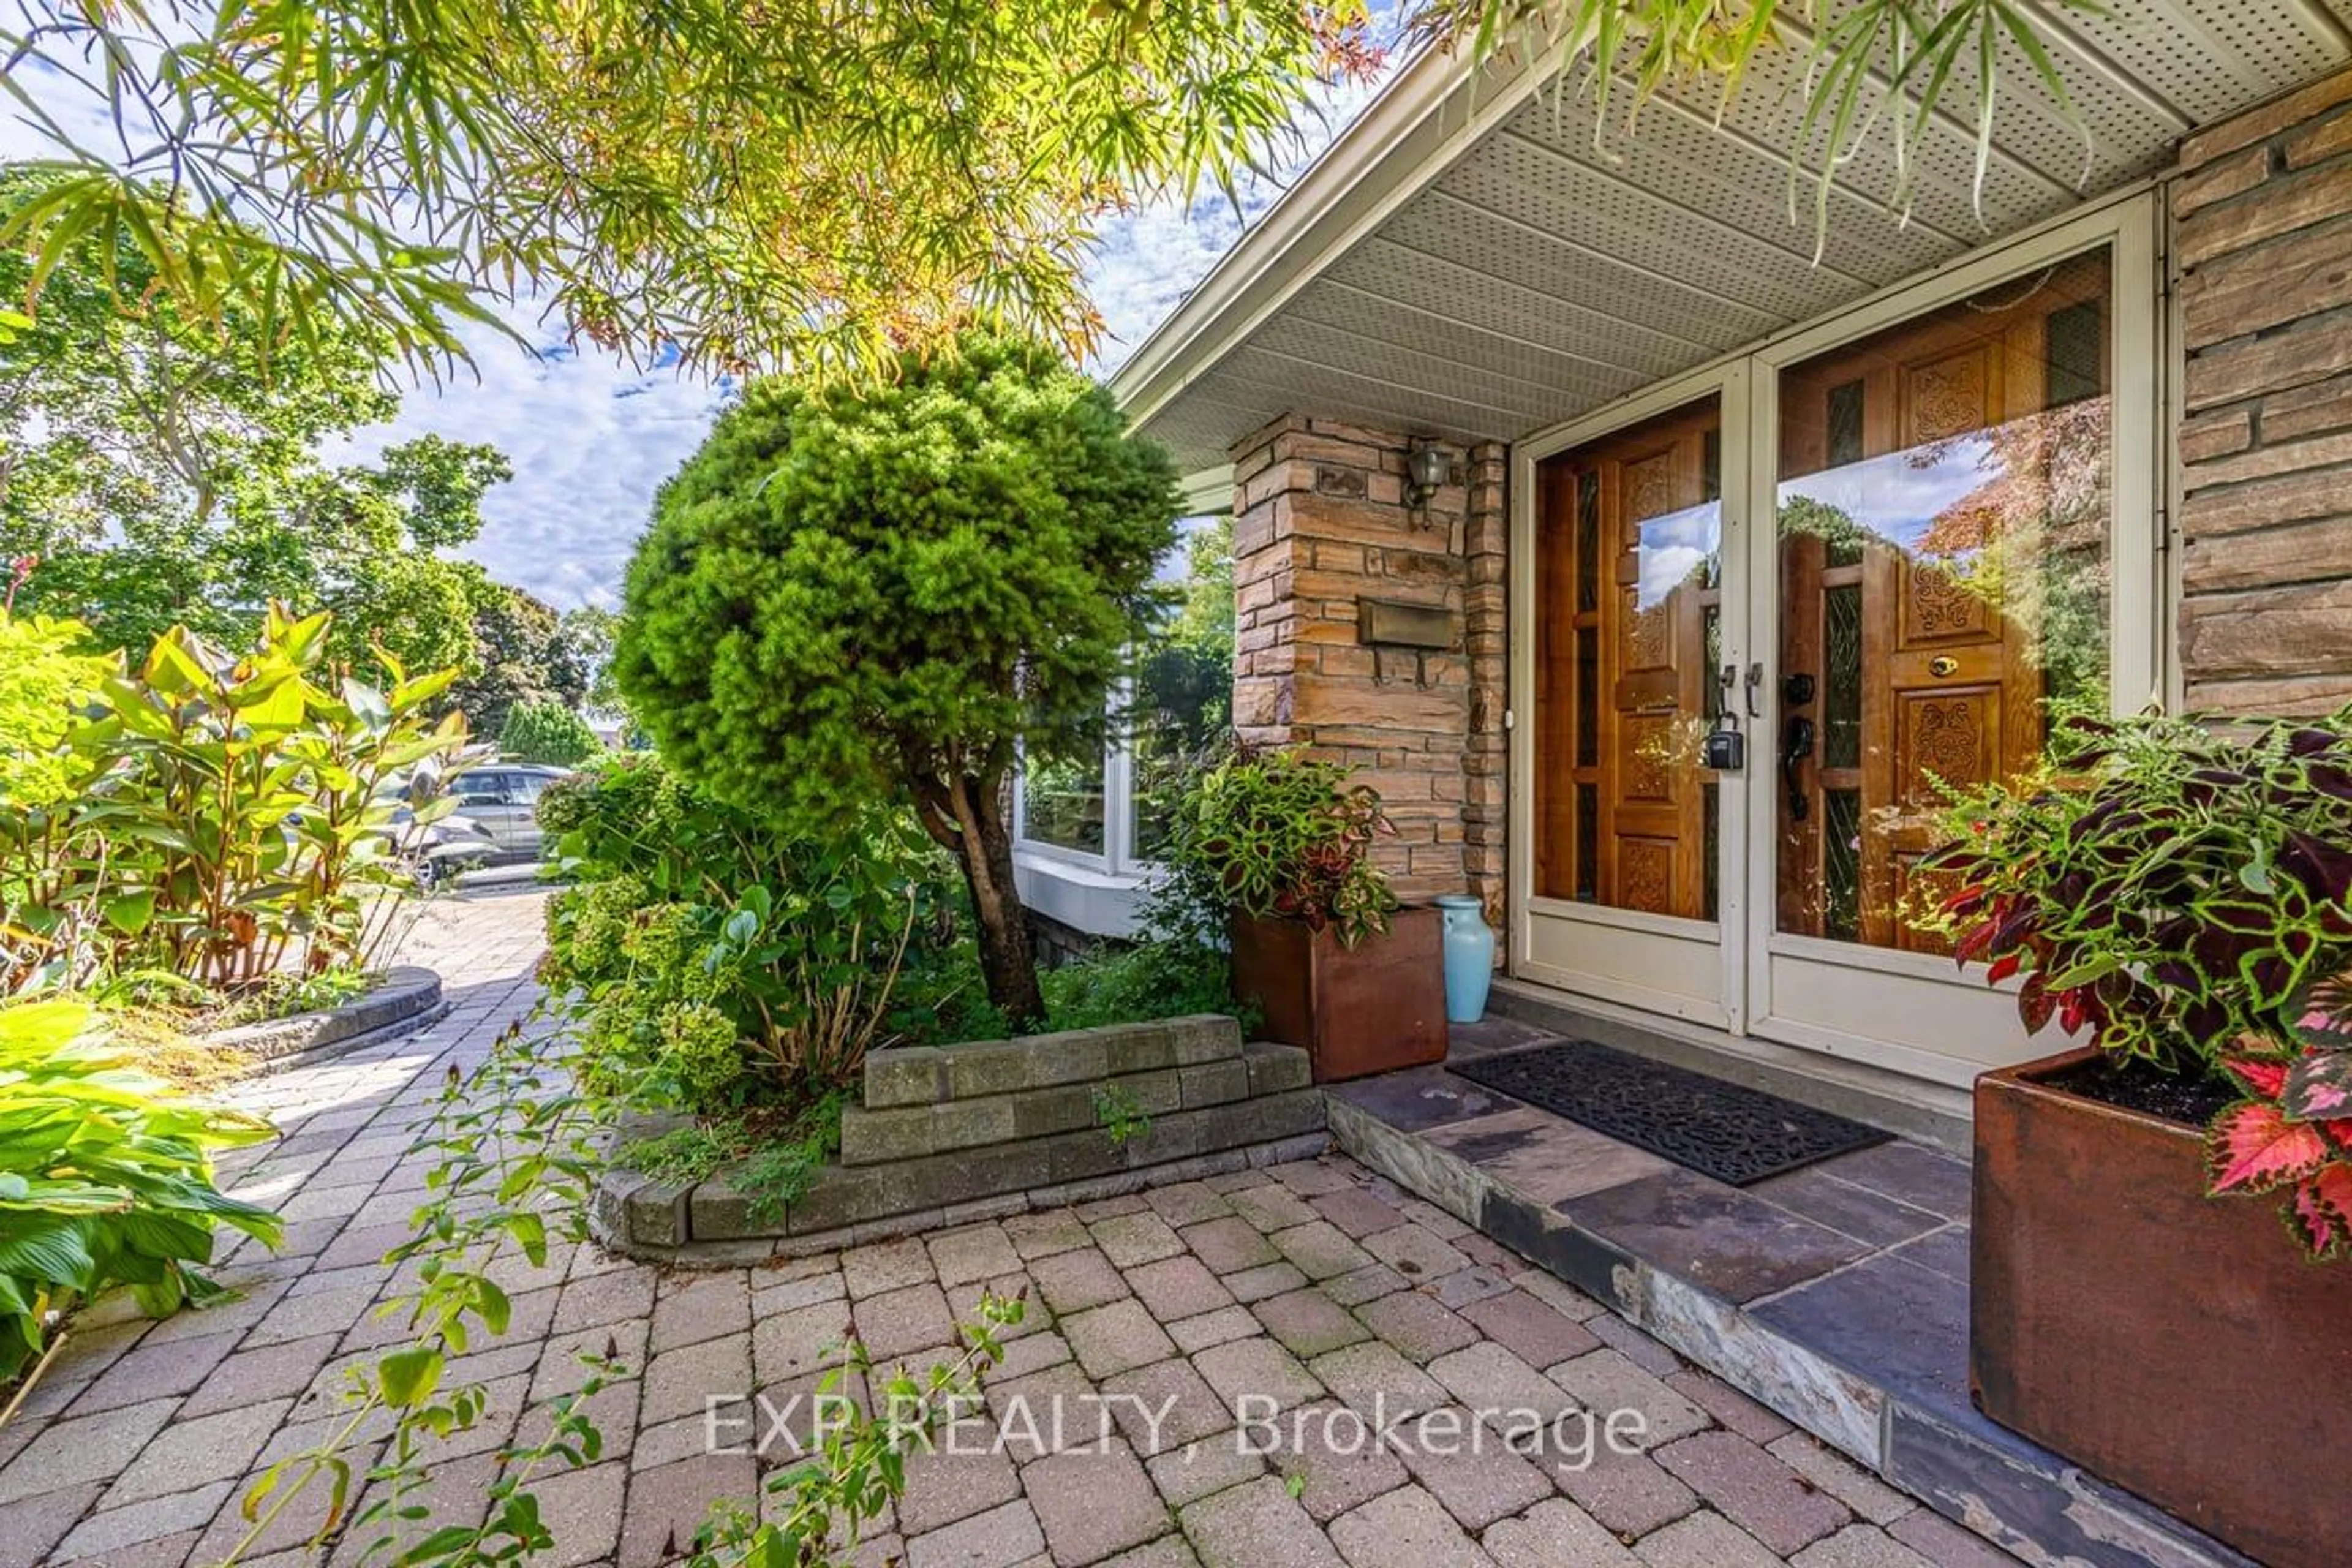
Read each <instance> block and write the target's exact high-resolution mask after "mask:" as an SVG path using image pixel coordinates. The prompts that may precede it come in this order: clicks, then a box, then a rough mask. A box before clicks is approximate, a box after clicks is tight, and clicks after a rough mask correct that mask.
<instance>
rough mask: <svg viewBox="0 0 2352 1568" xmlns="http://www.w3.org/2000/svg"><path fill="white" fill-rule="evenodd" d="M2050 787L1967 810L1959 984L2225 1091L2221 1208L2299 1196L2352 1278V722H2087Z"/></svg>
mask: <svg viewBox="0 0 2352 1568" xmlns="http://www.w3.org/2000/svg"><path fill="white" fill-rule="evenodd" d="M2058 754H2059V757H2060V761H2059V762H2058V763H2057V764H2056V766H2055V768H2054V769H2053V770H2052V771H2050V772H2048V773H2045V774H2044V776H2042V777H2041V778H2039V779H2036V780H2030V781H2026V782H2023V783H2021V784H2017V785H2015V786H2014V787H2009V788H2004V787H2000V786H1994V787H1991V788H1988V789H1985V790H1982V791H1980V792H1977V793H1975V794H1973V795H1964V796H1962V797H1960V798H1959V799H1958V803H1957V805H1956V807H1955V811H1954V814H1953V821H1954V824H1955V826H1957V828H1958V831H1959V833H1960V839H1959V841H1958V842H1957V843H1955V844H1952V845H1949V846H1948V847H1945V848H1943V849H1941V850H1938V851H1937V854H1936V855H1935V856H1934V857H1933V858H1930V860H1929V861H1928V865H1929V867H1930V868H1933V869H1937V870H1939V871H1941V872H1943V873H1945V874H1946V875H1948V876H1951V877H1953V878H1955V879H1958V882H1959V884H1960V886H1959V887H1958V890H1957V891H1955V892H1954V893H1952V894H1951V895H1950V897H1949V898H1948V900H1946V902H1945V903H1944V906H1943V913H1944V918H1945V920H1946V921H1947V922H1948V925H1949V926H1950V928H1951V929H1952V930H1953V931H1954V932H1955V934H1956V936H1957V939H1958V940H1957V951H1958V956H1959V959H1960V962H1961V963H1969V962H1971V961H1976V962H1981V963H1986V964H1988V965H1989V968H1988V970H1987V977H1988V979H1989V980H1990V981H1991V982H1992V983H1994V984H1999V983H2000V982H2001V981H2004V980H2008V979H2011V977H2021V981H2022V984H2021V985H2020V987H2019V990H2018V996H2017V1000H2018V1011H2019V1014H2020V1016H2021V1017H2022V1018H2023V1019H2024V1021H2025V1025H2026V1027H2027V1028H2028V1029H2029V1030H2036V1029H2040V1028H2042V1026H2045V1025H2047V1024H2049V1023H2051V1022H2052V1021H2053V1020H2054V1021H2055V1022H2056V1023H2057V1024H2058V1025H2059V1026H2060V1027H2061V1028H2062V1029H2063V1030H2064V1031H2065V1032H2067V1033H2069V1034H2075V1033H2082V1032H2088V1033H2089V1035H2090V1037H2091V1038H2092V1039H2093V1041H2094V1042H2095V1044H2096V1045H2097V1046H2098V1047H2100V1048H2101V1049H2103V1050H2105V1051H2107V1052H2109V1053H2111V1054H2113V1055H2115V1056H2117V1057H2121V1058H2134V1059H2138V1060H2143V1061H2146V1062H2148V1063H2151V1064H2153V1065H2155V1066H2156V1067H2158V1068H2162V1069H2164V1070H2167V1071H2170V1072H2176V1073H2191V1072H2193V1073H2205V1074H2212V1075H2218V1076H2220V1077H2222V1078H2223V1079H2226V1080H2227V1081H2228V1082H2229V1083H2230V1084H2231V1086H2232V1087H2233V1088H2235V1089H2238V1090H2239V1091H2240V1092H2241V1093H2242V1096H2243V1098H2242V1099H2240V1100H2238V1101H2237V1102H2236V1103H2234V1104H2232V1105H2231V1106H2229V1107H2228V1108H2227V1109H2226V1110H2223V1111H2221V1113H2220V1114H2219V1115H2218V1116H2217V1117H2216V1118H2215V1119H2214V1121H2213V1122H2212V1124H2211V1126H2210V1128H2209V1129H2208V1152H2209V1157H2210V1173H2211V1177H2212V1190H2213V1192H2215V1193H2216V1194H2221V1193H2241V1192H2242V1193H2264V1192H2273V1191H2284V1192H2285V1194H2287V1196H2286V1202H2285V1205H2284V1216H2285V1219H2286V1222H2287V1226H2288V1228H2289V1229H2290V1230H2291V1231H2292V1232H2293V1233H2294V1236H2295V1237H2296V1238H2297V1239H2298V1240H2299V1241H2301V1243H2302V1244H2303V1245H2304V1247H2305V1248H2306V1249H2307V1250H2308V1251H2309V1252H2310V1254H2311V1255H2312V1256H2313V1257H2315V1258H2338V1257H2345V1256H2352V984H2347V981H2346V980H2345V979H2344V978H2343V976H2344V975H2345V974H2346V972H2347V969H2352V710H2346V711H2345V712H2341V713H2338V714H2336V716H2335V717H2333V718H2331V719H2327V720H2324V721H2293V722H2290V721H2278V722H2273V723H2267V724H2263V725H2260V726H2258V727H2256V728H2254V729H2253V730H2252V731H2251V732H2241V733H2224V732H2219V731H2215V730H2212V729H2209V728H2208V727H2206V726H2204V725H2202V724H2200V723H2197V722H2194V721H2189V720H2182V719H2168V718H2162V717H2148V718H2141V719H2135V720H2131V721H2123V722H2113V723H2111V722H2108V721H2097V720H2093V721H2083V720H2075V721H2068V722H2067V724H2066V725H2065V727H2064V728H2063V731H2062V740H2061V745H2060V748H2059V753H2058Z"/></svg>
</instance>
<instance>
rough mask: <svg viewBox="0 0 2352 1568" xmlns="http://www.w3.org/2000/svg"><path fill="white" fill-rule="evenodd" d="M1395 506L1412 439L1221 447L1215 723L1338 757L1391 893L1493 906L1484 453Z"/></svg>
mask: <svg viewBox="0 0 2352 1568" xmlns="http://www.w3.org/2000/svg"><path fill="white" fill-rule="evenodd" d="M1448 449H1449V451H1450V452H1451V454H1452V455H1453V457H1454V459H1455V462H1456V465H1457V468H1459V469H1460V473H1459V475H1458V478H1459V479H1461V480H1462V481H1463V482H1460V483H1457V484H1454V485H1449V486H1446V487H1444V488H1442V489H1439V490H1438V491H1437V492H1436V494H1435V495H1433V496H1432V497H1431V498H1429V500H1428V501H1427V503H1426V504H1425V505H1422V506H1413V505H1411V504H1409V502H1408V499H1407V488H1406V479H1405V472H1406V465H1405V460H1406V458H1407V456H1408V454H1409V453H1410V452H1411V450H1412V441H1411V438H1410V437H1408V436H1406V435H1404V434H1402V433H1401V432H1395V431H1386V430H1372V429H1366V428H1363V427H1361V426H1352V425H1345V424H1339V423H1335V422H1332V421H1328V420H1323V419H1314V418H1308V417H1306V416H1297V415H1292V416H1285V417H1284V418H1281V419H1278V420H1276V421H1275V422H1274V423H1273V424H1272V425H1269V426H1266V427H1265V429H1263V430H1260V431H1258V432H1257V433H1256V434H1255V435H1253V436H1250V437H1246V438H1245V439H1244V440H1243V441H1241V442H1240V443H1238V444H1237V445H1236V446H1235V447H1234V597H1235V602H1236V610H1237V614H1238V626H1237V638H1238V640H1237V645H1236V650H1235V658H1234V725H1235V727H1236V728H1237V729H1238V730H1239V731H1241V733H1242V735H1243V736H1244V738H1245V739H1248V740H1251V741H1254V742H1261V743H1266V744H1281V745H1289V744H1295V745H1302V746H1305V747H1307V748H1308V749H1309V750H1310V751H1311V752H1313V753H1314V754H1315V755H1318V756H1322V757H1327V758H1329V759H1330V760H1332V761H1335V762H1341V763H1349V764H1352V765H1354V766H1357V767H1359V768H1360V769H1362V770H1363V773H1362V776H1363V778H1364V781H1365V782H1366V783H1369V784H1371V785H1372V786H1373V787H1374V788H1376V789H1378V790H1379V791H1380V792H1381V798H1382V799H1383V800H1384V801H1385V802H1386V803H1387V806H1388V811H1389V815H1390V816H1391V817H1392V818H1393V819H1394V820H1395V822H1396V824H1397V827H1398V836H1397V837H1396V838H1394V839H1392V840H1389V841H1387V842H1384V843H1383V844H1382V845H1381V847H1380V849H1379V851H1378V856H1379V859H1380V863H1381V867H1382V868H1383V869H1385V870H1386V871H1388V873H1389V874H1390V876H1391V879H1392V880H1393V882H1394V884H1395V887H1396V889H1397V891H1398V893H1399V895H1400V896H1402V897H1404V898H1407V899H1425V898H1429V897H1433V896H1434V895H1436V894H1439V893H1450V892H1462V891H1465V890H1474V891H1476V892H1478V893H1479V894H1481V896H1483V897H1486V899H1487V900H1488V901H1489V905H1490V908H1491V909H1492V910H1495V911H1496V913H1497V914H1499V912H1500V909H1501V898H1502V876H1503V865H1504V859H1503V766H1504V755H1505V752H1504V740H1503V727H1502V714H1503V703H1504V698H1503V689H1504V685H1503V683H1504V679H1505V667H1506V659H1505V653H1504V649H1505V641H1504V623H1503V617H1504V614H1505V593H1504V586H1503V554H1504V550H1505V548H1506V544H1507V535H1508V524H1507V515H1506V512H1505V507H1504V494H1503V491H1504V475H1505V472H1506V466H1505V463H1504V461H1503V448H1501V447H1496V446H1480V447H1474V448H1472V449H1471V450H1470V451H1469V452H1467V453H1465V452H1464V451H1463V450H1462V449H1461V448H1460V447H1449V448H1448Z"/></svg>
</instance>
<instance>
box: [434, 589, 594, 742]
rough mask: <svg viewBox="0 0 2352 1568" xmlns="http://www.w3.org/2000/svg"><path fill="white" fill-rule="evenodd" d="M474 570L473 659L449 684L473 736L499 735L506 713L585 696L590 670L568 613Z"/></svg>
mask: <svg viewBox="0 0 2352 1568" xmlns="http://www.w3.org/2000/svg"><path fill="white" fill-rule="evenodd" d="M473 571H474V574H475V575H474V580H473V583H472V585H471V587H470V588H469V589H468V594H467V605H468V611H467V613H468V614H469V615H470V616H471V617H472V638H473V642H472V647H473V657H472V659H471V661H470V662H469V663H468V664H467V668H466V673H465V674H464V675H462V676H460V677H459V678H458V680H457V685H456V686H454V687H452V688H451V689H450V691H449V700H450V702H451V703H452V704H453V705H455V706H456V708H457V710H458V711H459V712H461V713H463V714H465V715H466V721H467V723H468V724H470V725H471V726H473V730H474V732H475V733H476V734H478V735H495V734H498V733H499V731H501V730H503V729H504V728H505V727H506V721H507V715H508V714H509V713H510V712H512V711H513V710H515V709H516V708H517V707H519V706H521V705H523V704H526V703H551V704H553V705H555V706H557V707H562V708H572V709H577V708H578V707H579V706H580V704H581V703H582V702H583V701H584V700H586V699H587V696H588V686H589V676H590V667H589V664H588V662H587V657H586V655H585V654H584V653H583V649H582V647H581V645H580V643H579V641H578V639H577V638H576V637H575V636H574V634H573V633H572V631H570V630H568V629H567V626H566V622H565V618H564V617H563V616H558V615H557V614H556V613H555V611H554V610H553V609H552V608H551V607H550V606H548V605H545V604H542V603H541V601H540V600H538V599H536V598H534V597H532V596H531V595H529V594H526V593H524V592H523V591H522V590H521V589H520V588H510V587H508V586H507V585H506V584H502V583H493V582H491V581H490V580H489V579H488V577H486V576H484V575H482V574H481V571H480V569H479V568H478V567H476V568H473Z"/></svg>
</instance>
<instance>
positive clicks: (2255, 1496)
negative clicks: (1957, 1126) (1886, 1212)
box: [1929, 710, 2352, 1568]
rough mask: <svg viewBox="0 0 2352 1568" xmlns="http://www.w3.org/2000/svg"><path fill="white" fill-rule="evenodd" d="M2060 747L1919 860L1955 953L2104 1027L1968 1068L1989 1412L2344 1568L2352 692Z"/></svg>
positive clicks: (2261, 1543)
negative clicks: (2327, 714)
mask: <svg viewBox="0 0 2352 1568" xmlns="http://www.w3.org/2000/svg"><path fill="white" fill-rule="evenodd" d="M2062 734H2063V736H2064V737H2065V743H2064V744H2063V747H2062V749H2061V751H2060V755H2061V757H2062V761H2061V762H2060V763H2059V764H2058V766H2057V768H2056V769H2055V770H2054V771H2053V772H2052V773H2049V774H2048V775H2047V776H2045V777H2044V778H2042V779H2041V780H2039V781H2036V782H2034V783H2032V784H2024V785H2020V786H2017V787H2014V788H2010V789H2000V788H1995V789H1989V790H1985V791H1981V792H1979V793H1977V794H1976V795H1973V796H1969V797H1964V798H1962V799H1961V800H1960V802H1959V804H1958V810H1957V812H1956V820H1957V822H1958V826H1959V828H1960V832H1961V839H1960V841H1959V842H1958V843H1956V844H1954V845H1951V846H1949V847H1946V848H1945V849H1943V850H1940V851H1938V852H1937V855H1936V856H1935V857H1934V858H1932V859H1931V861H1930V862H1929V864H1930V866H1931V867H1933V868H1935V869H1937V871H1938V872H1940V874H1942V875H1944V876H1947V877H1950V878H1953V879H1956V881H1957V884H1958V886H1957V890H1956V891H1954V892H1952V893H1951V894H1950V895H1949V897H1948V900H1946V901H1945V903H1944V906H1943V908H1944V910H1945V915H1946V919H1947V921H1948V924H1949V928H1950V929H1951V930H1952V931H1953V933H1954V934H1955V936H1956V937H1957V941H1958V952H1959V956H1960V959H1961V961H1962V962H1963V963H1968V962H1970V961H1980V962H1983V963H1988V964H1990V972H1989V973H1990V979H1991V980H1993V981H1994V982H1996V983H1999V982H2003V981H2008V980H2011V979H2015V980H2017V981H2019V982H2020V984H2019V986H2018V990H2017V1000H2018V1007H2019V1011H2020V1013H2021V1015H2022V1016H2023V1018H2024V1020H2025V1023H2026V1026H2027V1027H2028V1028H2029V1029H2036V1030H2038V1029H2040V1028H2042V1026H2045V1025H2047V1024H2050V1023H2052V1022H2053V1021H2055V1022H2056V1023H2057V1024H2058V1025H2059V1026H2060V1027H2061V1028H2062V1029H2063V1030H2064V1031H2065V1032H2066V1033H2068V1034H2079V1035H2084V1036H2086V1037H2087V1043H2086V1044H2085V1045H2084V1046H2083V1047H2080V1048H2077V1049H2074V1050H2069V1051H2066V1052H2064V1053H2063V1054H2061V1055H2058V1056H2054V1057H2050V1058H2044V1059H2042V1060H2040V1061H2036V1062H2031V1063H2028V1064H2026V1065H2024V1066H2022V1067H2017V1068H2009V1069H2006V1070H2003V1071H2000V1072H1995V1073H1991V1074H1989V1075H1987V1076H1986V1077H1984V1078H1982V1079H1979V1081H1978V1084H1977V1089H1976V1177H1975V1180H1976V1191H1975V1216H1974V1219H1975V1223H1974V1230H1973V1241H1972V1247H1973V1253H1974V1256H1973V1260H1972V1268H1971V1294H1972V1300H1971V1319H1972V1332H1971V1335H1970V1351H1969V1373H1970V1382H1971V1384H1972V1387H1973V1389H1974V1392H1975V1395H1976V1398H1977V1402H1978V1404H1979V1405H1980V1406H1981V1408H1982V1409H1983V1410H1984V1412H1985V1414H1986V1415H1990V1416H1991V1417H1992V1418H1993V1419H1994V1420H1996V1421H1999V1422H2000V1423H2001V1424H2002V1425H2004V1426H2011V1427H2013V1428H2015V1429H2016V1430H2018V1431H2020V1432H2022V1433H2024V1434H2025V1435H2026V1436H2030V1437H2032V1438H2033V1439H2035V1440H2036V1441H2037V1442H2040V1443H2042V1444H2043V1445H2045V1446H2046V1447H2050V1448H2053V1449H2054V1450H2056V1451H2057V1452H2058V1453H2060V1454H2063V1455H2064V1456H2065V1457H2067V1458H2070V1459H2073V1460H2075V1461H2077V1462H2079V1463H2081V1464H2082V1465H2083V1466H2084V1468H2087V1469H2089V1470H2091V1471H2092V1472H2094V1473H2095V1474H2097V1475H2100V1476H2102V1477H2105V1478H2106V1479H2110V1480H2113V1481H2116V1482H2117V1483H2119V1484H2120V1485H2122V1486H2125V1487H2126V1488H2129V1489H2131V1490H2133V1491H2136V1492H2137V1493H2139V1494H2140V1495H2141V1496H2143V1497H2145V1498H2147V1500H2150V1501H2152V1502H2155V1503H2157V1504H2158V1505H2159V1506H2161V1507H2163V1508H2164V1509H2166V1510H2168V1511H2170V1512H2171V1513H2173V1514H2175V1515H2177V1516H2179V1518H2182V1519H2184V1520H2186V1521H2189V1522H2190V1523H2192V1524H2194V1525H2197V1526H2198V1527H2199V1528H2200V1529H2202V1530H2204V1531H2207V1532H2208V1533H2209V1534H2211V1535H2213V1536H2215V1537H2217V1538H2219V1539H2220V1540H2221V1541H2224V1542H2228V1543H2229V1544H2231V1545H2232V1546H2234V1547H2237V1548H2238V1549H2239V1550H2241V1551H2242V1552H2247V1553H2249V1554H2251V1555H2252V1556H2254V1557H2257V1558H2259V1559H2261V1560H2262V1561H2263V1562H2266V1563H2273V1564H2277V1565H2279V1568H2319V1565H2321V1564H2329V1565H2336V1564H2341V1563H2347V1562H2352V1506H2347V1502H2346V1497H2345V1491H2344V1474H2345V1471H2344V1465H2345V1456H2346V1455H2347V1454H2352V1268H2346V1267H2343V1266H2341V1260H2343V1259H2345V1258H2347V1257H2352V982H2347V979H2346V977H2345V976H2346V972H2347V968H2352V710H2347V712H2345V713H2340V714H2338V715H2336V717H2335V718H2333V719H2331V720H2326V721H2305V722H2272V723H2266V724H2262V725H2259V726H2255V727H2252V728H2251V729H2240V730H2237V731H2219V730H2215V729H2212V728H2209V727H2207V726H2205V725H2202V724H2200V723H2197V722H2194V721H2188V720H2181V719H2167V718H2143V719H2137V720H2132V721H2125V722H2121V723H2115V724H2109V723H2105V722H2096V721H2094V722H2075V723H2071V724H2068V725H2066V726H2064V727H2063V729H2062ZM2245 1194H2269V1195H2271V1196H2272V1198H2273V1203H2271V1204H2270V1205H2262V1204H2258V1203H2252V1202H2248V1201H2246V1196H2245ZM2266 1209H2267V1210H2274V1211H2275V1214H2273V1212H2266ZM2281 1216H2283V1217H2284V1220H2285V1227H2284V1233H2282V1230H2281V1227H2280V1225H2279V1223H2278V1219H2279V1217H2281Z"/></svg>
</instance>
